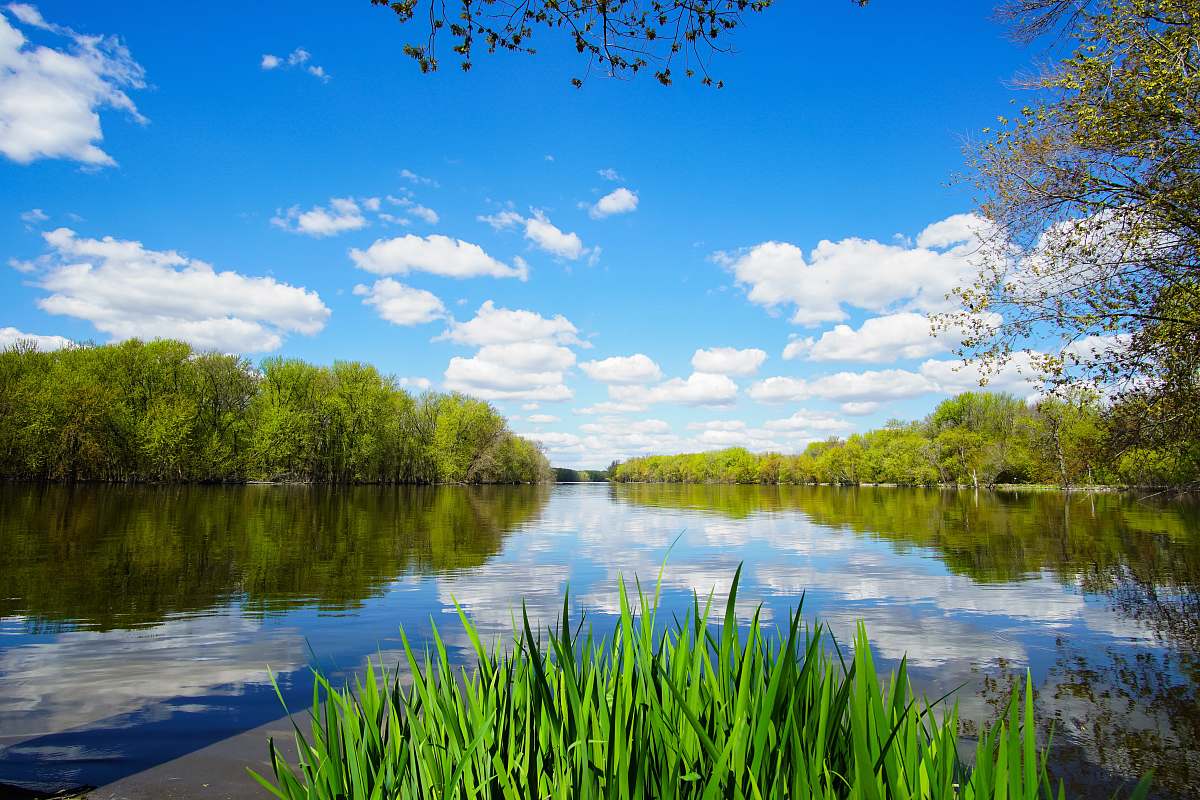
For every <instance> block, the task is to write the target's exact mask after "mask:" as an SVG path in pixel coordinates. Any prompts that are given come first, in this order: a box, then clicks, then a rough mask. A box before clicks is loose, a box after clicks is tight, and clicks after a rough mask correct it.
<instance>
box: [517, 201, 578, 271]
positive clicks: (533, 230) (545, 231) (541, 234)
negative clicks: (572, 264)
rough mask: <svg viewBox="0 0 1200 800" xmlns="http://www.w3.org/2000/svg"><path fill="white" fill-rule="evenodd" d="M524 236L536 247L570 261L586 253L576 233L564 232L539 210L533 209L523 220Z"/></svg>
mask: <svg viewBox="0 0 1200 800" xmlns="http://www.w3.org/2000/svg"><path fill="white" fill-rule="evenodd" d="M525 238H526V239H528V240H529V241H531V242H533V244H534V245H535V246H537V247H538V248H540V249H542V250H544V251H546V252H547V253H550V254H551V255H554V256H558V257H559V258H567V259H570V260H572V261H574V260H575V259H577V258H579V257H580V256H582V255H584V254H585V253H587V250H586V249H585V248H584V246H583V240H582V239H580V238H579V235H578V234H576V233H566V232H564V231H562V230H561V229H560V228H558V227H557V226H555V225H554V223H552V222H551V221H550V218H549V217H547V216H546V215H545V213H543V212H542V211H540V210H537V209H535V210H534V211H533V215H532V216H530V217H529V218H528V219H526V220H525Z"/></svg>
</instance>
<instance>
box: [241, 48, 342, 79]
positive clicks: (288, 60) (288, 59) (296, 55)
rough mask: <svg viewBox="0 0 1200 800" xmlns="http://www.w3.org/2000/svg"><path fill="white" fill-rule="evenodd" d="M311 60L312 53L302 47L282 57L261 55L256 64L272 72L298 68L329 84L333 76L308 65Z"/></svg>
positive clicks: (323, 69) (322, 69)
mask: <svg viewBox="0 0 1200 800" xmlns="http://www.w3.org/2000/svg"><path fill="white" fill-rule="evenodd" d="M311 60H312V53H310V52H308V51H307V50H305V49H304V48H303V47H297V48H296V49H295V50H293V51H292V52H290V53H288V54H287V55H286V56H283V57H281V56H277V55H272V54H271V53H263V56H262V60H261V61H259V62H258V63H259V66H260V67H262V68H263V69H264V70H273V69H278V68H280V67H300V68H301V69H303V70H304V71H305V72H307V73H308V74H309V75H312V76H313V77H314V78H316V79H317V80H319V81H321V83H329V81H330V80H331V79H332V77H333V76H332V75H330V74H329V73H328V72H326V71H325V68H324V67H319V66H317V65H316V64H310V63H309V62H310V61H311Z"/></svg>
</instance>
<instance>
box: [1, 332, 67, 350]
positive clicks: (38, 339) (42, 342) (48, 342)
mask: <svg viewBox="0 0 1200 800" xmlns="http://www.w3.org/2000/svg"><path fill="white" fill-rule="evenodd" d="M17 342H32V343H33V345H34V347H36V348H37V349H38V350H41V351H42V352H49V351H51V350H61V349H63V348H64V347H70V346H71V340H70V339H67V338H66V337H64V336H41V335H38V334H36V333H22V332H21V331H19V330H17V329H16V328H0V350H7V349H8V348H10V347H12V346H13V345H14V344H16V343H17Z"/></svg>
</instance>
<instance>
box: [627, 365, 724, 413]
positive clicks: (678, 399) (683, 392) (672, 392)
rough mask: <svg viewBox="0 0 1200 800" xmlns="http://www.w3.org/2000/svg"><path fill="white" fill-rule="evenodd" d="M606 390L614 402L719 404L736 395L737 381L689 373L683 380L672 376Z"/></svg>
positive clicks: (718, 376)
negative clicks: (644, 384) (645, 384)
mask: <svg viewBox="0 0 1200 800" xmlns="http://www.w3.org/2000/svg"><path fill="white" fill-rule="evenodd" d="M608 393H609V395H610V396H611V398H612V399H613V400H616V401H617V402H623V403H632V404H637V405H652V404H655V403H679V404H682V405H689V406H722V405H729V404H730V403H732V402H733V401H734V398H736V397H737V384H735V383H734V382H733V381H732V380H730V379H729V377H728V376H726V375H713V374H711V373H708V372H693V373H692V374H691V375H689V376H688V377H687V379H686V380H684V379H683V378H672V379H671V380H669V381H665V382H663V383H660V384H658V385H657V386H620V385H614V386H609V387H608Z"/></svg>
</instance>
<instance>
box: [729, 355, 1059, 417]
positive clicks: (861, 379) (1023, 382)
mask: <svg viewBox="0 0 1200 800" xmlns="http://www.w3.org/2000/svg"><path fill="white" fill-rule="evenodd" d="M1035 372H1036V371H1035V370H1034V369H1033V365H1032V357H1031V354H1029V353H1017V354H1015V355H1014V358H1013V359H1012V360H1011V361H1010V362H1009V363H1008V364H1007V365H1006V366H1005V367H1004V368H1003V369H1002V370H1000V371H999V373H997V374H994V375H985V374H984V373H983V372H981V371H980V369H979V368H978V366H976V365H974V364H972V363H971V362H964V361H959V360H939V359H929V360H927V361H924V362H922V363H921V366H920V368H919V369H918V370H917V371H915V372H914V371H912V370H906V369H883V370H867V371H865V372H837V373H834V374H832V375H824V376H821V377H819V378H814V379H812V380H806V379H804V378H792V377H782V376H778V377H771V378H766V379H765V380H761V381H758V382H756V383H754V384H752V385H751V386H750V388H749V389H748V390H747V391H746V394H748V395H749V396H750V398H751V399H753V400H756V401H758V402H760V403H795V402H801V401H804V400H809V399H812V398H814V397H815V398H820V399H822V400H832V401H835V402H840V403H842V404H843V405H842V410H843V412H844V413H847V414H869V413H872V412H873V411H875V410H877V409H878V407H879V405H880V403H881V402H882V401H885V400H899V399H903V398H907V397H916V396H918V395H922V394H931V393H934V394H958V393H960V392H967V391H975V390H979V389H980V388H981V387H980V381H981V380H982V379H983V378H985V377H986V378H987V388H988V389H991V390H995V391H1005V392H1018V393H1023V394H1025V395H1033V394H1036V393H1037V391H1038V390H1039V388H1040V383H1039V382H1038V381H1036V380H1035V379H1034V378H1033V377H1032V376H1033V375H1034V374H1035Z"/></svg>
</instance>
